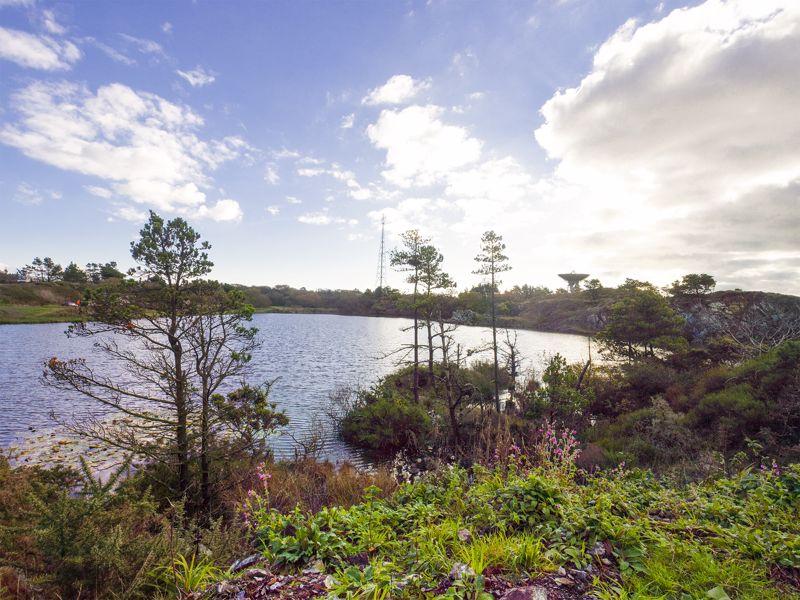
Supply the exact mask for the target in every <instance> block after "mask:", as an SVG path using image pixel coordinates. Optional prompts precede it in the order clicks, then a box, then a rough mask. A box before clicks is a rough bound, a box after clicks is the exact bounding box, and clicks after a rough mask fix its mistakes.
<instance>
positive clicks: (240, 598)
mask: <svg viewBox="0 0 800 600" xmlns="http://www.w3.org/2000/svg"><path fill="white" fill-rule="evenodd" d="M246 598H247V594H246V592H245V591H244V590H239V593H238V594H236V600H246Z"/></svg>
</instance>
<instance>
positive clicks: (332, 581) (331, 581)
mask: <svg viewBox="0 0 800 600" xmlns="http://www.w3.org/2000/svg"><path fill="white" fill-rule="evenodd" d="M335 585H336V580H335V579H334V578H333V575H328V576H327V577H326V578H325V587H326V588H327V589H331V588H333V587H334V586H335Z"/></svg>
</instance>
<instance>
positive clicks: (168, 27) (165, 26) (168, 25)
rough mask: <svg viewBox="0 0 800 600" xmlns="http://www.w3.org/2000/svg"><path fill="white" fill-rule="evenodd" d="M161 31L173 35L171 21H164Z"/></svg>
mask: <svg viewBox="0 0 800 600" xmlns="http://www.w3.org/2000/svg"><path fill="white" fill-rule="evenodd" d="M161 31H163V32H164V33H172V23H170V22H169V21H164V22H163V23H162V24H161Z"/></svg>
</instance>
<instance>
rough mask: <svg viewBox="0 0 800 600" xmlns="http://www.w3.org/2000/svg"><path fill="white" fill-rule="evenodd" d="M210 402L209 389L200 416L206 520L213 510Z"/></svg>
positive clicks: (201, 462)
mask: <svg viewBox="0 0 800 600" xmlns="http://www.w3.org/2000/svg"><path fill="white" fill-rule="evenodd" d="M203 387H205V386H203ZM208 404H209V393H208V391H207V390H203V407H202V412H201V416H200V495H201V498H202V507H201V513H202V516H203V519H204V520H207V519H208V518H209V514H210V512H211V483H210V477H209V460H208V436H209V432H208V409H209V406H208Z"/></svg>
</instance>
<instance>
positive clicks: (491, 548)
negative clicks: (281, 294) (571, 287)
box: [255, 467, 800, 598]
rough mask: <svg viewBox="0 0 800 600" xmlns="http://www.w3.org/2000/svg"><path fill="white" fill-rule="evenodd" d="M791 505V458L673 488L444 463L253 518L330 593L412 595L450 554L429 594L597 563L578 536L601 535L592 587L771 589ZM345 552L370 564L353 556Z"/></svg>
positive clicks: (787, 553) (610, 593)
mask: <svg viewBox="0 0 800 600" xmlns="http://www.w3.org/2000/svg"><path fill="white" fill-rule="evenodd" d="M765 506H768V507H769V510H764V507H765ZM799 507H800V467H792V468H790V469H788V470H787V471H786V472H785V473H782V474H779V475H778V474H774V473H764V474H755V473H751V472H748V471H745V472H743V473H741V474H739V475H737V476H735V477H732V478H728V479H720V480H716V481H709V482H705V483H698V484H692V485H689V486H687V487H680V488H673V487H669V486H668V485H666V484H665V483H663V482H659V481H658V480H657V479H655V478H654V477H653V476H652V474H649V473H647V472H643V471H636V472H629V473H626V472H617V473H614V474H608V475H602V474H598V475H594V476H584V478H583V480H582V482H581V483H580V484H579V483H576V482H575V481H573V480H570V479H565V478H563V477H558V476H555V475H547V474H545V473H544V472H536V471H534V472H522V471H517V470H515V469H512V470H508V469H498V470H491V471H490V470H484V469H480V468H477V469H475V470H474V471H473V472H472V473H467V472H466V471H464V470H461V469H458V468H450V469H446V470H444V471H441V472H439V473H437V474H431V475H429V476H428V477H426V478H424V479H423V480H420V481H417V482H415V483H410V484H405V485H403V486H401V487H400V488H399V489H398V490H397V491H396V492H395V493H394V494H393V495H392V496H390V497H389V498H387V499H377V498H376V497H375V496H370V497H368V498H367V499H366V500H365V501H364V502H362V503H359V504H355V505H353V506H351V507H350V508H346V509H345V508H336V507H334V508H325V509H322V510H320V511H319V512H316V513H305V512H302V511H300V510H295V511H293V512H290V513H288V514H281V513H279V512H278V511H276V510H274V509H270V508H269V507H268V506H262V508H261V509H260V511H258V512H257V513H256V515H255V521H256V534H257V536H258V539H259V540H260V543H261V544H262V547H263V548H264V553H265V556H266V558H268V559H270V560H273V561H276V562H277V563H280V564H283V565H287V566H294V567H299V566H302V565H304V564H308V563H311V562H313V561H316V560H321V561H323V562H324V563H325V565H326V568H327V569H329V570H330V571H331V572H332V573H333V574H334V580H335V581H336V584H335V587H334V593H335V594H336V595H337V596H338V597H350V598H384V597H392V598H417V597H422V596H423V594H422V592H421V590H423V589H431V588H433V587H436V586H437V585H438V584H439V583H440V582H441V581H442V579H443V578H444V577H446V575H447V574H448V573H449V572H450V571H451V569H452V568H453V566H454V565H457V564H459V563H460V564H461V565H463V567H462V568H461V572H462V574H461V575H460V576H459V577H457V578H456V579H455V580H454V581H453V584H452V586H450V587H449V589H447V591H446V592H445V595H444V596H441V597H444V598H482V597H484V596H483V594H485V585H484V584H485V580H484V575H485V573H486V572H487V570H488V569H490V568H491V569H493V570H495V571H496V570H500V571H502V572H503V573H505V574H506V575H507V576H509V577H511V578H514V577H523V576H526V577H533V578H535V577H537V576H539V575H541V574H543V573H547V572H550V571H553V570H555V569H556V568H557V567H558V566H560V565H564V566H577V567H580V568H586V567H587V566H588V565H590V564H595V566H597V565H598V564H599V563H598V562H597V561H599V558H597V556H596V554H594V553H593V552H594V551H592V552H590V550H591V549H592V548H595V547H596V545H597V543H598V542H603V543H604V544H607V546H605V547H608V548H610V549H611V553H610V554H605V557H606V558H609V559H611V560H612V561H613V562H615V563H616V565H617V566H618V568H619V570H620V572H621V580H620V581H618V582H616V583H614V582H606V583H603V584H602V587H601V590H600V591H598V592H597V593H598V594H599V595H600V597H637V598H660V597H669V598H682V597H686V598H699V597H705V596H706V594H707V593H711V594H712V595H711V596H709V597H712V598H714V597H722V596H721V595H720V591H719V590H722V591H723V592H724V593H726V594H728V595H729V596H730V597H731V598H738V597H743V598H758V597H764V598H778V597H781V596H780V595H779V591H778V589H777V588H776V587H775V584H774V583H773V582H771V581H770V580H769V579H768V577H767V570H768V569H769V567H770V566H771V565H781V566H785V567H797V566H800V542H798V540H800V537H798V535H799V534H800V524H799V523H798V520H797V518H796V514H797V510H798V508H799ZM462 530H466V531H467V532H469V533H468V535H467V537H466V538H462V536H461V532H462ZM355 556H362V557H368V564H367V565H366V566H364V567H357V566H353V565H352V564H350V560H351V558H352V557H355ZM714 590H716V591H714ZM759 594H761V596H759Z"/></svg>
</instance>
